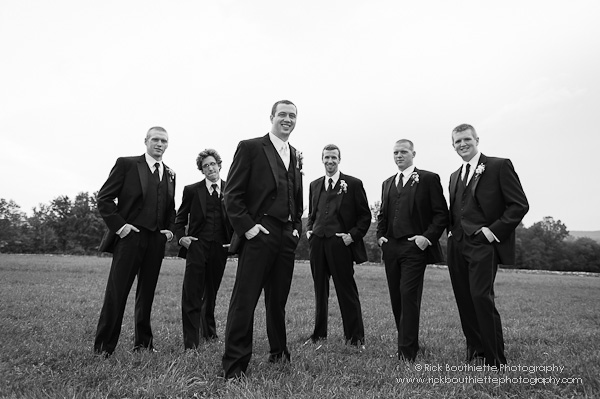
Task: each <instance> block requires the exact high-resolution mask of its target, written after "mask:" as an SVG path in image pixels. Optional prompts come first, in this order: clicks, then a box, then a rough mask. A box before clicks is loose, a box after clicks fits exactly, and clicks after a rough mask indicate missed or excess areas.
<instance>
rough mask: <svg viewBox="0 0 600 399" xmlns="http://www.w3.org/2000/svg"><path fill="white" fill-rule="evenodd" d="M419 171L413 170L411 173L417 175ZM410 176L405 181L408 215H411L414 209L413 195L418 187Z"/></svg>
mask: <svg viewBox="0 0 600 399" xmlns="http://www.w3.org/2000/svg"><path fill="white" fill-rule="evenodd" d="M418 172H419V169H417V168H415V169H414V172H413V173H417V174H418ZM411 177H412V174H411V175H410V176H408V180H407V181H406V185H407V186H408V206H409V208H408V212H409V214H410V215H412V212H413V208H414V204H415V194H416V192H417V186H418V185H419V183H417V182H416V181H415V180H413V179H412V178H411Z"/></svg>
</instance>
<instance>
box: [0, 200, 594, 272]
mask: <svg viewBox="0 0 600 399" xmlns="http://www.w3.org/2000/svg"><path fill="white" fill-rule="evenodd" d="M97 194H98V193H97V192H96V193H93V194H89V193H87V192H81V193H79V194H77V195H76V196H75V198H73V199H71V198H69V197H68V196H66V195H61V196H58V197H56V198H55V199H53V200H52V201H50V203H49V204H39V205H38V206H36V207H34V208H33V209H32V215H31V216H28V215H27V214H26V213H25V212H23V211H22V210H21V208H20V206H19V205H18V204H17V203H15V202H14V201H12V200H8V201H7V200H6V199H4V198H0V253H32V254H71V255H97V254H98V245H99V243H100V240H101V238H102V235H103V234H104V232H105V230H106V226H105V224H104V221H103V220H102V217H101V216H100V214H99V212H98V207H97ZM378 209H379V203H375V204H373V205H371V213H372V215H373V222H372V223H371V226H370V228H369V231H368V232H367V235H366V236H365V245H366V248H367V254H368V257H369V262H373V263H381V249H380V248H379V247H378V246H377V239H376V226H377V223H376V215H377V211H378ZM303 225H304V227H306V219H305V220H303ZM304 231H306V230H304ZM516 237H517V242H516V259H517V262H516V265H514V266H511V267H515V268H518V269H533V270H556V271H586V272H596V273H600V243H598V242H597V241H595V240H593V239H591V238H587V237H580V238H576V239H574V238H573V237H571V236H570V235H569V231H568V229H567V226H565V225H564V224H563V223H562V222H561V221H560V220H555V219H554V218H552V217H550V216H548V217H545V218H543V220H541V221H539V222H536V223H534V224H533V225H532V226H530V227H525V226H524V225H523V224H522V223H521V224H520V225H519V227H518V228H517V230H516ZM446 244H447V239H446V235H445V234H443V235H442V239H441V245H442V251H443V252H444V255H445V253H446ZM178 250H179V248H178V245H177V243H176V242H175V241H172V242H170V243H167V247H166V255H167V256H176V255H177V252H178ZM296 258H297V259H299V260H302V259H304V260H307V259H309V247H308V240H307V239H306V236H305V235H302V238H301V239H300V242H299V244H298V248H297V250H296Z"/></svg>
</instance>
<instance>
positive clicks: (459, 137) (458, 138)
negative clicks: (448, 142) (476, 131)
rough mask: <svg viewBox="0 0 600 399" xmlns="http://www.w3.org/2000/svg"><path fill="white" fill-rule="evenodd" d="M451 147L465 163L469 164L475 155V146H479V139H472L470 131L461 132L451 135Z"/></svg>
mask: <svg viewBox="0 0 600 399" xmlns="http://www.w3.org/2000/svg"><path fill="white" fill-rule="evenodd" d="M452 145H454V150H455V151H456V153H457V154H458V155H460V157H461V158H462V159H463V161H465V162H469V161H470V160H471V158H473V157H474V156H475V155H476V154H477V146H478V145H479V137H477V138H475V137H473V131H472V130H471V129H467V130H463V131H462V132H458V133H456V132H455V133H452Z"/></svg>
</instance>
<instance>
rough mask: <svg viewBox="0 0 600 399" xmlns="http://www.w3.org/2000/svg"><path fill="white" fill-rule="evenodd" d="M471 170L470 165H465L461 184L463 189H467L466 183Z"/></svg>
mask: <svg viewBox="0 0 600 399" xmlns="http://www.w3.org/2000/svg"><path fill="white" fill-rule="evenodd" d="M470 170H471V164H470V163H468V164H467V169H466V170H465V175H464V176H463V183H464V185H465V187H467V181H468V180H469V171H470Z"/></svg>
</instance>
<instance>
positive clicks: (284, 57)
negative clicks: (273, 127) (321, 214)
mask: <svg viewBox="0 0 600 399" xmlns="http://www.w3.org/2000/svg"><path fill="white" fill-rule="evenodd" d="M598 21H600V2H598V1H597V0H585V1H578V0H572V1H552V0H544V1H543V0H539V1H527V0H519V1H512V0H510V1H502V2H499V1H495V2H492V1H480V0H478V1H444V0H439V1H410V2H409V1H399V0H395V1H394V0H384V1H378V0H369V1H352V0H344V1H326V0H320V1H293V2H291V1H288V2H284V1H264V0H253V1H242V0H226V1H206V0H204V1H203V0H197V1H126V0H119V1H106V0H103V1H101V2H99V1H93V2H92V1H82V0H73V1H64V0H54V1H45V0H40V1H31V0H2V1H1V2H0V54H1V61H0V125H1V126H2V144H3V154H2V156H1V157H0V162H1V170H2V171H1V172H0V183H1V184H0V187H1V188H0V198H5V199H7V200H8V199H12V200H14V201H15V202H16V203H17V204H19V205H20V206H21V208H22V210H23V211H25V212H27V213H29V214H30V213H31V208H32V207H34V206H37V205H38V204H39V203H46V204H47V203H49V202H50V201H51V200H52V199H54V198H55V197H57V196H59V195H68V196H69V197H70V198H74V196H75V195H76V194H77V193H79V192H81V191H88V192H90V193H92V192H94V191H97V190H98V189H99V188H100V187H101V186H102V184H103V183H104V181H105V180H106V178H107V176H108V173H109V171H110V169H111V167H112V166H113V165H114V163H115V160H116V158H117V157H119V156H129V155H141V154H142V153H143V152H144V151H145V147H144V143H143V140H144V137H145V134H146V131H147V130H148V128H149V127H151V126H155V125H159V126H163V127H164V128H166V129H167V131H168V132H169V138H170V143H169V148H168V150H167V152H166V153H165V156H164V159H163V160H164V161H165V163H166V164H167V165H168V166H169V167H171V168H172V169H174V170H175V172H176V173H177V193H176V203H177V205H179V204H180V203H181V193H182V190H183V186H184V185H187V184H191V183H194V182H195V181H198V180H200V179H201V178H202V177H203V176H202V175H201V173H200V172H199V171H198V170H197V169H196V165H195V158H196V155H197V154H198V152H200V151H201V150H203V149H205V148H208V147H212V148H215V149H217V151H219V152H220V153H221V155H222V157H223V160H224V164H223V170H222V177H226V175H227V171H228V169H229V165H230V163H231V159H232V157H233V154H234V151H235V148H236V146H237V143H238V142H239V141H240V140H242V139H246V138H251V137H257V136H262V135H264V134H266V133H267V132H268V131H269V129H270V121H269V113H270V109H271V106H272V104H273V103H274V102H275V101H277V100H280V99H289V100H291V101H293V102H294V103H296V105H297V107H298V119H297V125H296V129H295V130H294V132H293V133H292V136H291V139H290V143H291V144H292V145H294V146H295V147H296V148H298V149H299V150H301V151H302V152H303V153H304V157H305V168H304V169H305V176H304V185H305V187H306V189H305V197H307V196H308V183H309V182H310V181H312V180H314V179H316V178H318V177H319V176H321V175H322V174H323V170H324V169H323V165H322V164H321V163H320V155H321V149H322V148H323V146H324V145H325V144H328V143H334V144H337V145H338V146H339V147H340V148H341V150H342V151H341V152H342V154H341V164H340V169H341V170H342V172H344V173H347V174H350V175H353V176H356V177H358V178H360V179H361V180H363V182H364V184H365V188H366V190H367V197H368V199H369V202H370V203H374V202H375V201H377V200H379V199H380V196H381V183H382V181H383V180H385V179H386V178H387V177H389V176H391V175H392V174H394V173H396V171H397V168H396V166H395V164H394V162H393V157H392V147H393V144H394V142H395V141H396V140H398V139H401V138H408V139H411V140H413V142H414V143H415V147H416V148H415V149H416V151H417V156H416V158H415V165H416V166H417V167H418V168H421V169H427V170H431V171H433V172H436V173H438V174H439V175H440V177H441V180H442V185H443V187H444V190H445V194H446V198H448V196H447V193H448V189H447V187H448V180H449V176H450V174H451V173H452V172H453V171H454V170H456V169H457V168H458V167H459V166H460V164H461V160H460V158H459V157H458V155H457V154H456V153H455V152H454V151H453V148H452V145H451V131H452V129H453V128H454V127H455V126H457V125H459V124H461V123H469V124H472V125H474V126H475V128H476V129H477V131H478V133H479V136H480V145H479V148H480V150H481V152H483V153H484V154H486V155H488V156H500V157H506V158H510V159H511V160H512V161H513V164H514V166H515V169H516V171H517V173H518V174H519V177H520V178H521V182H522V184H523V187H524V189H525V193H526V194H527V197H528V199H529V202H530V211H529V213H528V214H527V216H526V217H525V219H524V223H525V225H526V226H530V225H531V224H533V223H534V222H537V221H540V220H541V219H542V218H543V217H544V216H553V217H554V218H555V219H560V220H561V221H562V222H563V223H565V224H566V225H567V228H568V229H569V230H600V211H599V209H598V208H599V207H598V202H599V201H598V200H599V198H600V184H599V183H598V181H599V180H600V179H599V178H598V176H597V175H598V174H599V173H598V172H599V167H598V166H597V165H598V162H597V159H596V158H597V156H598V155H597V154H598V152H599V148H600V134H599V133H600V132H599V126H600V109H599V108H600V72H599V71H600V23H598Z"/></svg>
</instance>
